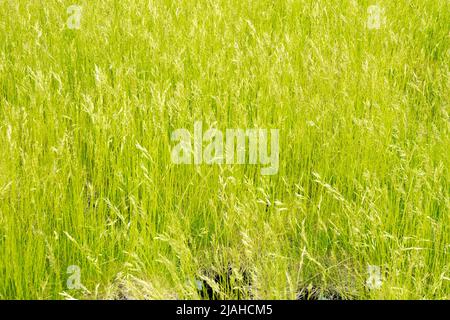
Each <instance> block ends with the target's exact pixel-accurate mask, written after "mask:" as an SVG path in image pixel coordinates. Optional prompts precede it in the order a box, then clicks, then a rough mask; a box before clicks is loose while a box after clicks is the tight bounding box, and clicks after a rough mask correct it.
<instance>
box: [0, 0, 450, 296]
mask: <svg viewBox="0 0 450 320" xmlns="http://www.w3.org/2000/svg"><path fill="white" fill-rule="evenodd" d="M71 4H74V2H71V1H65V0H64V1H62V0H61V1H58V0H51V1H37V0H33V1H25V0H2V1H0V154H1V156H0V298H2V299H63V298H67V297H75V298H80V299H85V298H96V299H102V298H120V297H124V296H125V297H128V298H130V297H132V298H156V299H161V298H169V299H172V298H186V299H198V298H200V295H199V293H198V292H197V290H196V289H195V285H194V284H193V282H194V280H195V279H204V280H205V281H206V282H208V283H210V284H211V285H212V286H213V287H214V288H216V289H217V291H218V294H219V295H220V296H221V297H222V298H227V299H228V298H235V297H236V291H235V290H234V291H233V290H227V289H226V287H225V286H220V285H219V284H217V285H216V284H214V283H212V281H211V278H212V277H213V274H214V272H213V270H224V269H226V268H228V266H231V267H232V268H233V273H234V277H233V279H234V278H236V279H237V280H236V282H235V286H237V287H238V289H240V290H241V292H244V296H247V297H253V298H264V299H294V298H295V297H296V295H297V293H298V292H299V291H301V290H302V288H305V287H308V286H314V287H318V288H322V289H323V290H334V291H336V292H338V293H339V294H341V295H342V296H343V297H345V298H352V299H423V298H425V299H450V225H449V222H450V197H449V195H450V179H449V178H450V173H449V166H450V152H449V150H450V118H449V114H450V109H449V97H450V94H449V92H450V90H449V86H450V78H449V65H450V63H449V62H450V51H449V43H450V29H449V26H450V4H449V2H448V1H446V0H409V1H407V0H402V1H387V0H386V1H381V0H380V1H379V2H378V4H379V5H380V6H382V7H384V8H385V15H386V24H385V25H384V26H383V27H382V28H381V29H379V30H369V29H368V28H367V26H366V22H367V8H368V6H369V5H372V4H376V3H375V2H372V1H356V0H352V1H351V0H322V1H312V0H305V1H300V0H290V1H268V0H258V1H250V0H239V1H238V0H217V1H212V0H210V1H205V0H202V1H187V0H180V1H168V0H161V1H158V0H153V1H152V0H149V1H143V0H136V1H129V2H126V1H119V0H110V1H100V0H97V1H85V0H78V2H75V4H79V5H81V6H83V15H82V20H81V28H80V29H79V30H70V29H68V28H67V26H66V21H67V18H68V14H67V11H66V10H67V7H68V6H69V5H71ZM195 121H203V124H204V125H205V126H206V127H209V126H211V127H217V128H219V129H220V130H225V129H227V128H244V129H245V128H255V127H260V128H278V129H280V168H279V171H278V174H277V175H273V176H262V175H261V174H260V167H259V166H255V165H206V164H203V165H200V166H194V165H174V164H172V162H171V158H170V150H171V147H172V146H173V143H172V142H171V141H170V134H171V132H173V131H174V130H176V129H178V128H187V129H188V130H191V131H192V128H193V124H194V122H195ZM70 265H77V266H79V267H80V270H81V282H82V284H83V285H84V287H85V289H79V290H71V289H69V288H67V286H66V281H67V279H68V277H69V276H70V274H67V268H68V266H70ZM368 265H374V266H380V267H381V270H382V273H383V284H382V286H381V288H379V289H376V290H368V288H367V287H366V280H367V277H368V274H367V267H368ZM243 269H245V270H247V271H246V274H248V276H249V278H250V280H251V288H248V287H247V286H246V285H244V284H242V281H238V280H239V278H240V277H241V276H242V274H243V273H242V272H241V270H243Z"/></svg>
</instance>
